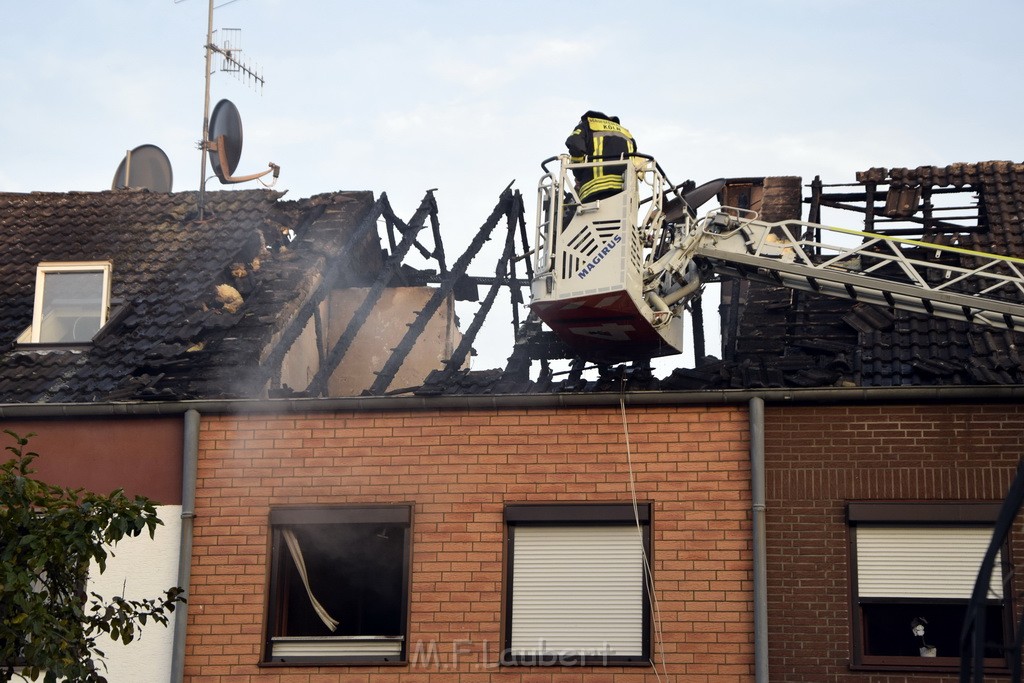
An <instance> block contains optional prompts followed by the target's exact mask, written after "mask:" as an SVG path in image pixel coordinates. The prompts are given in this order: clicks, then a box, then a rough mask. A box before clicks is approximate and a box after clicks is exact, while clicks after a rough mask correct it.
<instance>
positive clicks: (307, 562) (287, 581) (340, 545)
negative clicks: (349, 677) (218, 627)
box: [266, 506, 409, 663]
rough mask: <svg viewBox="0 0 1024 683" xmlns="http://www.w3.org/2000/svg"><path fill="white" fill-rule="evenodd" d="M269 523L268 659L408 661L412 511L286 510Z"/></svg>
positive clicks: (372, 509)
mask: <svg viewBox="0 0 1024 683" xmlns="http://www.w3.org/2000/svg"><path fill="white" fill-rule="evenodd" d="M396 513H397V514H396ZM275 522H276V523H275ZM271 524H272V534H273V544H272V553H273V557H272V563H273V566H272V574H271V583H272V585H271V596H270V617H271V618H270V619H269V634H268V643H267V654H266V660H267V661H270V662H277V663H304V662H305V663H318V662H332V661H339V662H341V661H360V660H365V661H368V662H375V661H388V662H394V661H404V659H405V650H406V644H405V639H406V638H405V637H406V633H405V631H406V612H407V604H408V584H409V574H408V571H409V508H408V507H407V506H399V507H398V508H397V509H395V508H390V507H383V508H322V509H316V510H305V511H300V510H287V511H283V512H282V513H281V514H277V515H274V514H272V516H271Z"/></svg>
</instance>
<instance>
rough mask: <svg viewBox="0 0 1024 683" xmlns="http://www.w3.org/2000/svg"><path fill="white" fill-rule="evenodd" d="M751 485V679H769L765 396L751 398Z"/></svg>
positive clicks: (760, 681) (762, 682)
mask: <svg viewBox="0 0 1024 683" xmlns="http://www.w3.org/2000/svg"><path fill="white" fill-rule="evenodd" d="M750 488H751V502H752V513H753V517H752V519H753V537H754V548H753V551H754V681H755V682H756V683H768V569H767V556H768V553H767V541H766V536H767V534H766V532H765V520H764V516H765V485H764V399H762V398H758V397H755V398H752V399H750Z"/></svg>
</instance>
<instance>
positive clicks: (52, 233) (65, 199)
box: [0, 190, 380, 403]
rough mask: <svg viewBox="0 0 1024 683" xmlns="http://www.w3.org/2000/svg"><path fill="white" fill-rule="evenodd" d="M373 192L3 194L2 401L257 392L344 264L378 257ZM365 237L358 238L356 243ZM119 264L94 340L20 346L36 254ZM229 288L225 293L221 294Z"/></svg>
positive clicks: (343, 276) (356, 276) (358, 271)
mask: <svg viewBox="0 0 1024 683" xmlns="http://www.w3.org/2000/svg"><path fill="white" fill-rule="evenodd" d="M373 205H374V199H373V197H372V195H371V194H370V193H368V192H338V193H332V194H325V195H318V196H315V197H311V198H309V199H304V200H299V201H284V200H283V199H282V193H278V192H272V191H267V190H243V191H221V192H208V193H206V204H205V212H204V219H203V220H198V219H197V215H198V214H197V211H196V207H197V195H196V193H195V192H179V193H156V192H148V191H125V190H120V191H112V192H89V193H86V192H81V193H79V192H71V193H38V192H34V193H28V194H20V193H19V194H14V193H0V300H2V301H4V307H3V311H4V315H3V316H0V344H2V346H0V401H2V402H5V403H34V402H88V401H119V400H143V399H186V398H215V397H252V396H258V395H260V392H262V391H264V385H265V384H266V377H265V376H264V373H262V372H261V371H260V370H259V365H260V361H261V359H263V358H264V357H265V356H266V355H267V353H268V352H270V351H271V350H272V349H273V347H274V345H275V344H276V343H277V342H278V341H279V340H280V338H281V334H282V331H283V330H285V329H286V328H287V326H288V325H289V324H290V323H291V322H292V320H293V319H294V316H295V314H296V311H297V310H298V308H299V307H300V306H302V305H303V303H305V302H306V301H307V300H308V299H309V298H310V297H311V296H312V293H313V291H314V290H315V289H316V288H317V287H320V286H321V280H322V277H323V274H324V273H325V272H327V271H329V270H331V268H330V266H331V264H332V263H337V262H338V260H339V254H340V252H341V251H342V249H343V248H345V247H346V246H347V247H348V249H349V250H350V251H353V252H358V253H357V254H355V253H354V254H350V255H351V256H354V258H351V259H348V261H347V262H348V263H350V264H352V265H350V266H349V267H347V268H336V269H335V270H336V271H337V273H336V275H337V280H338V283H335V284H341V285H346V284H347V285H358V284H362V283H363V282H364V281H365V280H366V277H367V274H369V273H372V272H374V271H375V270H376V269H377V268H378V267H379V262H380V248H379V245H378V244H377V240H376V231H375V230H373V231H372V237H370V238H369V239H366V240H363V241H362V242H361V243H360V244H359V245H348V244H347V239H348V238H349V237H350V236H351V235H352V234H353V233H354V231H355V229H356V228H357V226H359V225H360V222H361V221H363V220H365V219H366V217H367V215H368V214H369V212H370V210H371V207H372V206H373ZM356 247H358V248H356ZM98 260H110V261H111V262H112V263H113V269H112V279H111V307H110V317H109V320H108V323H107V325H106V326H105V327H104V328H103V329H102V330H100V332H99V333H98V335H97V336H96V337H95V338H94V339H93V340H92V342H91V343H87V344H50V345H44V344H24V343H17V342H16V339H17V338H18V336H19V335H20V334H21V333H22V332H23V331H24V330H25V329H26V328H27V327H29V326H30V325H31V323H32V312H33V305H34V299H33V297H34V289H35V277H36V267H37V265H38V264H39V263H41V262H69V261H98ZM226 292H231V293H230V294H227V295H226V294H225V293H226Z"/></svg>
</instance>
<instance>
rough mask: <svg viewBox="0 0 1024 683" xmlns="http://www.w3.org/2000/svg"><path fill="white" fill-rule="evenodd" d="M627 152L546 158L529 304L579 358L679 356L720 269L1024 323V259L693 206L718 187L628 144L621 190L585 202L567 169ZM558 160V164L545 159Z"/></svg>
mask: <svg viewBox="0 0 1024 683" xmlns="http://www.w3.org/2000/svg"><path fill="white" fill-rule="evenodd" d="M623 161H624V160H623V159H622V158H616V159H614V160H612V159H588V160H585V161H583V162H580V163H573V162H572V161H571V160H570V158H569V157H568V156H567V155H561V156H558V157H551V158H550V159H547V160H545V161H544V162H543V163H542V165H541V166H542V168H543V170H544V175H543V176H542V177H541V180H540V182H539V184H538V188H537V192H538V202H537V223H536V224H537V235H536V242H535V244H536V245H537V248H536V250H535V251H534V278H533V280H532V282H531V295H532V298H531V304H530V307H531V311H532V312H533V313H534V314H536V316H537V317H538V318H540V319H541V320H542V321H543V322H544V323H546V324H547V325H548V327H550V328H551V329H552V330H553V331H554V332H555V333H556V334H557V336H558V337H559V338H560V339H561V340H562V341H563V342H565V343H566V344H567V345H568V346H569V347H571V348H572V349H573V350H574V351H575V352H576V353H577V354H579V355H580V356H581V357H582V358H584V359H587V360H590V361H593V362H596V363H604V364H607V363H616V362H624V361H633V360H639V359H643V358H653V357H657V356H664V355H670V354H675V353H680V352H681V351H682V349H683V315H682V313H683V310H684V309H685V308H686V307H687V306H688V305H690V303H691V302H692V301H694V300H695V299H696V298H697V297H699V296H700V293H701V290H702V288H703V287H704V285H705V284H706V283H708V282H711V281H714V280H716V279H718V278H720V277H721V276H723V275H726V276H737V277H744V278H748V279H754V280H761V281H766V282H769V283H774V284H778V285H783V286H786V287H790V288H793V289H797V290H804V291H808V292H816V293H820V294H824V295H829V296H835V297H842V298H847V299H852V300H854V301H858V302H864V303H869V304H877V305H880V306H884V307H888V308H896V309H903V310H907V311H913V312H917V313H924V314H927V315H932V316H938V317H942V318H949V319H953V320H962V321H968V322H972V323H978V324H982V325H988V326H991V327H995V328H1002V329H1009V330H1024V259H1020V258H1015V257H1011V256H1002V255H997V254H991V253H985V252H979V251H974V250H968V249H964V248H960V247H956V246H949V245H941V244H933V243H931V242H925V241H921V240H913V239H905V238H900V237H895V236H889V235H881V234H877V233H870V232H863V231H858V230H850V229H846V228H837V227H830V226H827V225H823V224H818V223H810V222H806V221H801V220H785V221H779V222H767V221H763V220H760V218H759V216H758V215H757V214H756V213H754V212H752V211H749V210H745V209H739V208H733V207H728V206H723V207H720V208H718V209H715V210H712V211H709V212H707V213H706V214H704V215H703V216H698V215H697V209H698V208H699V207H700V206H701V205H702V204H704V203H705V202H706V201H707V200H708V199H710V198H712V197H714V196H715V195H716V194H717V193H718V192H719V190H721V188H722V187H724V185H725V181H724V180H718V181H712V182H710V183H706V184H704V185H702V186H700V187H697V188H695V189H692V190H690V191H689V192H682V191H680V190H679V189H678V188H677V187H674V186H673V185H672V184H671V183H670V182H669V181H668V179H667V178H666V176H665V174H664V172H663V171H662V169H661V168H660V166H659V165H658V163H657V162H656V161H655V160H654V159H653V158H652V157H649V156H646V155H642V154H634V155H632V158H631V160H630V161H631V162H632V163H629V164H626V167H627V170H626V171H625V172H624V173H623V176H624V178H623V179H624V183H623V189H622V191H621V192H619V193H618V194H615V195H613V196H611V197H606V198H603V199H598V200H595V201H590V202H583V201H581V200H580V198H579V195H578V193H577V191H576V187H575V183H574V178H573V170H574V169H578V168H583V167H595V166H602V165H614V166H616V167H617V169H621V168H622V167H623ZM555 162H557V168H554V167H552V168H550V169H549V166H553V165H554V164H555Z"/></svg>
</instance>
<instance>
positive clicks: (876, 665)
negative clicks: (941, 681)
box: [850, 656, 1010, 675]
mask: <svg viewBox="0 0 1024 683" xmlns="http://www.w3.org/2000/svg"><path fill="white" fill-rule="evenodd" d="M850 670H851V671H906V672H931V673H959V672H960V658H959V657H896V656H892V657H865V658H864V659H863V660H861V661H860V662H856V663H853V662H851V663H850ZM985 671H986V672H987V673H992V674H995V675H1006V674H1009V673H1010V668H1009V667H1008V666H1007V664H1006V660H1004V659H995V658H988V659H985Z"/></svg>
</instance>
